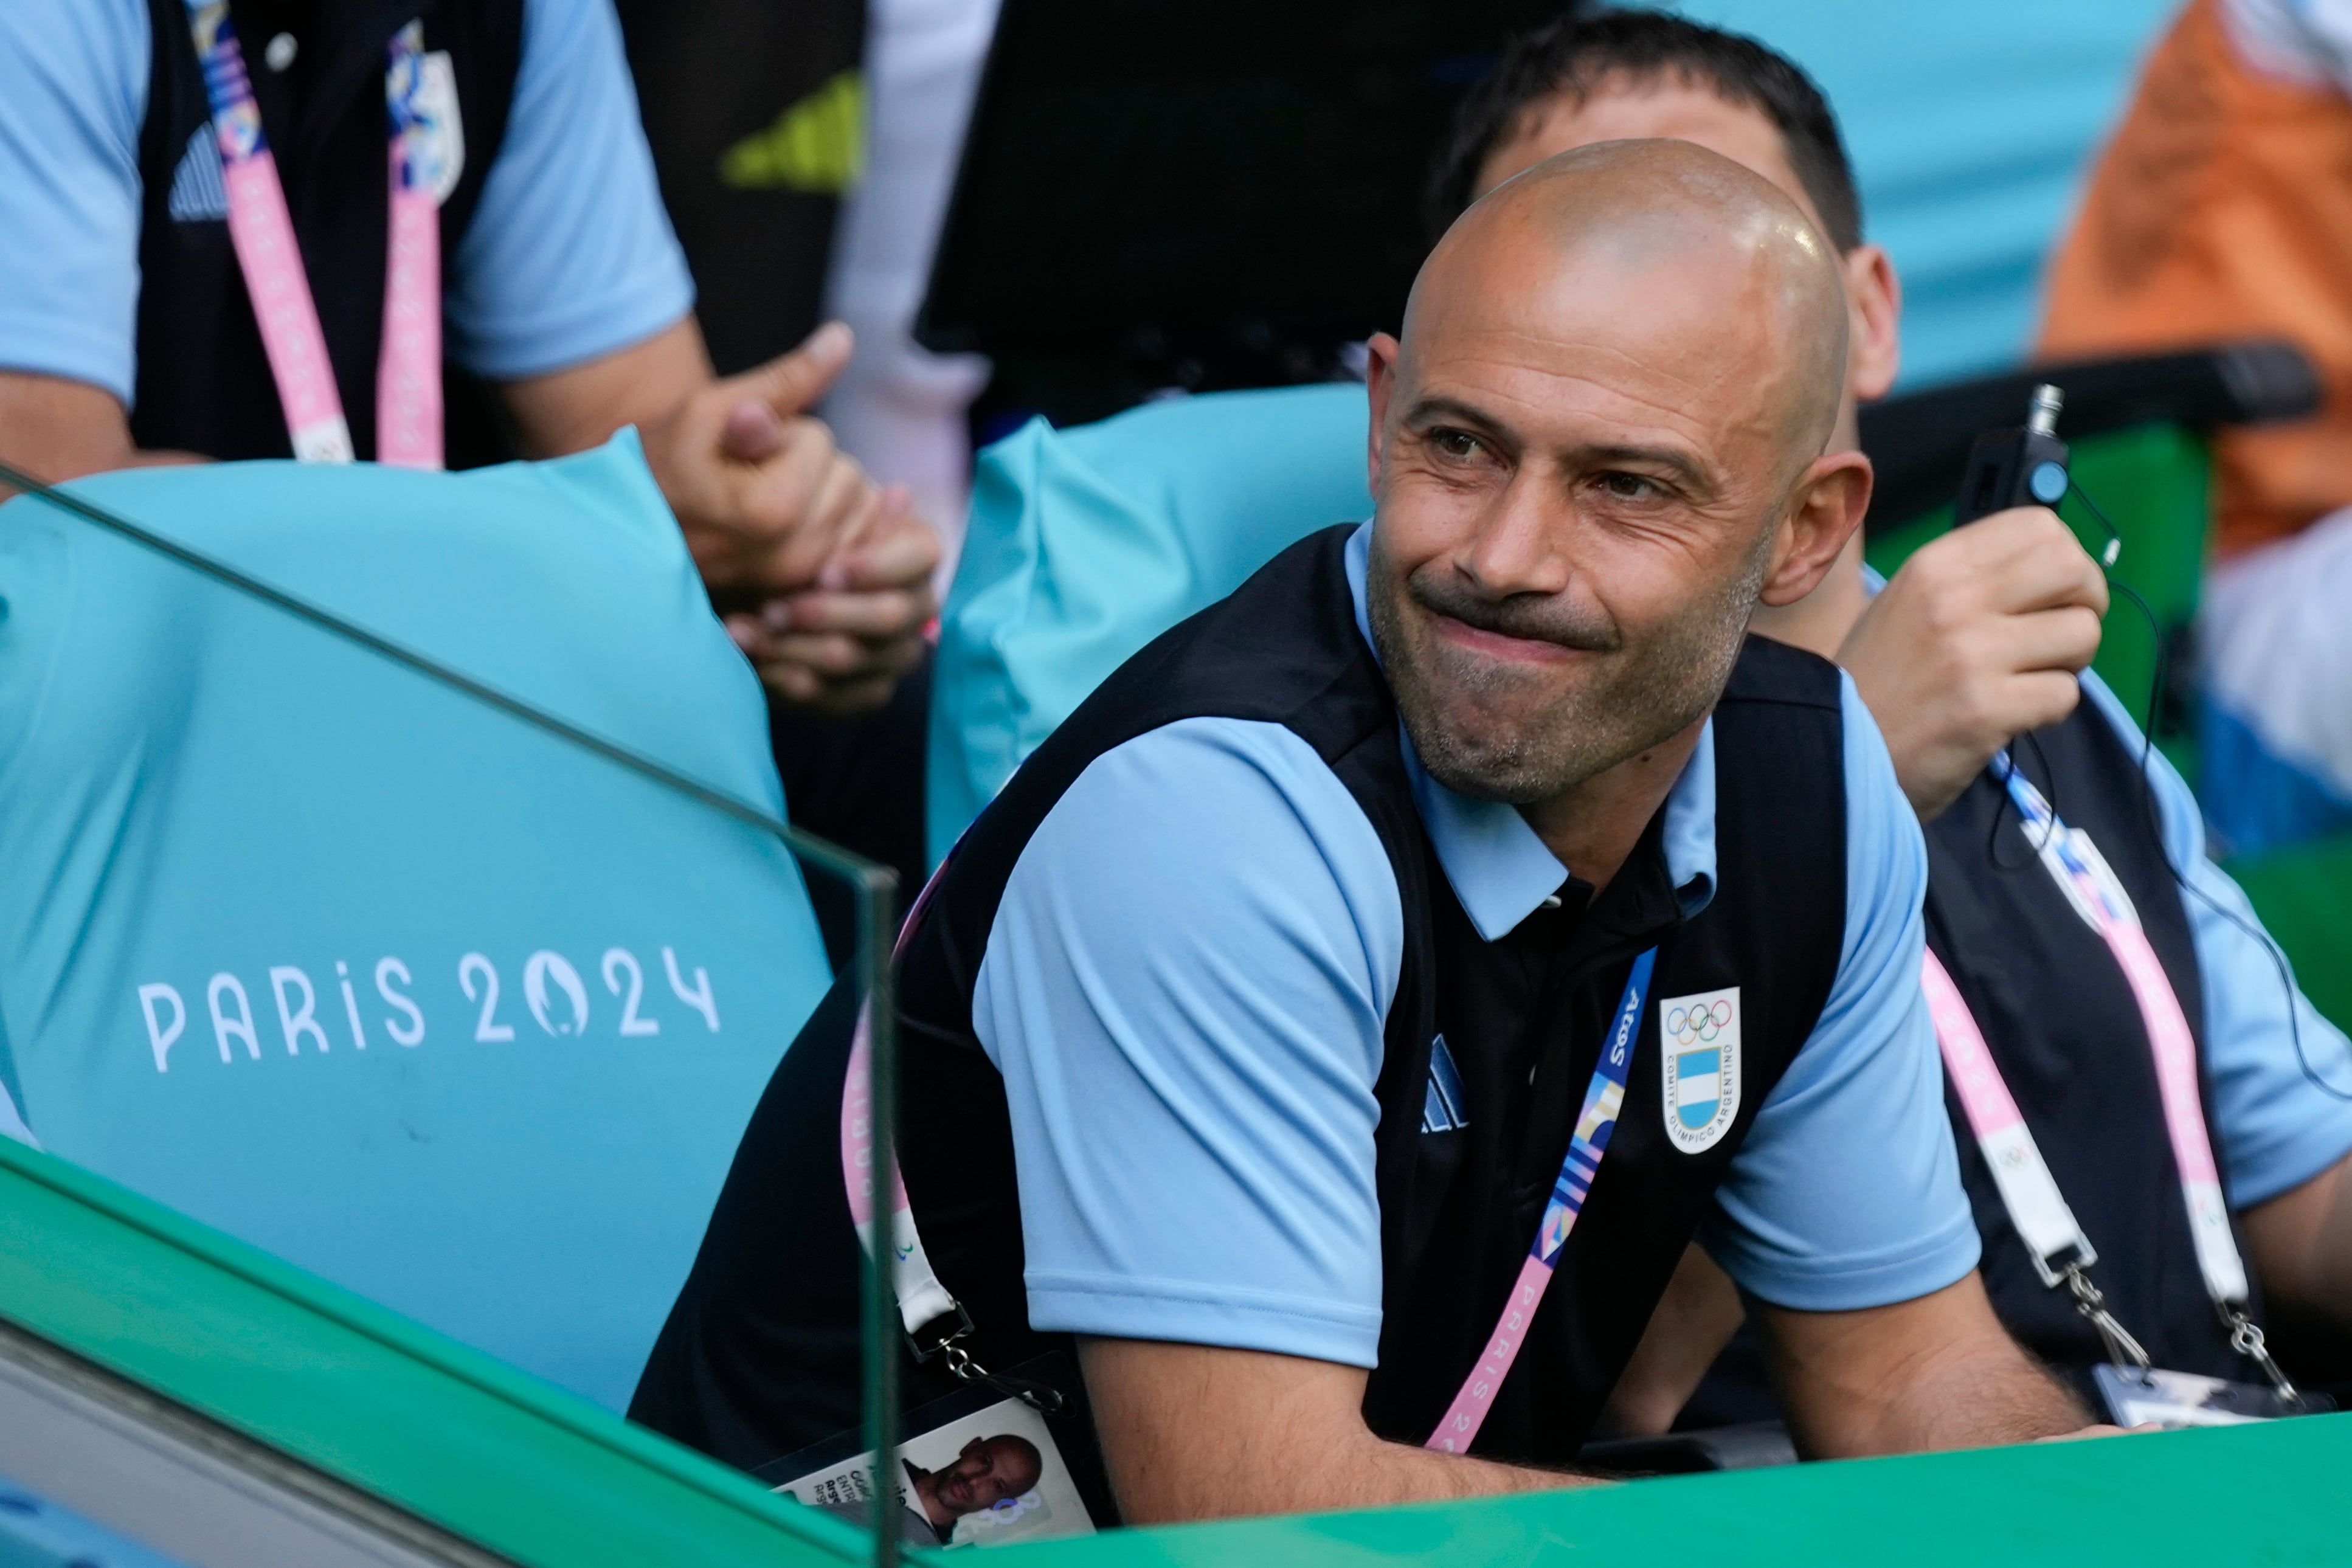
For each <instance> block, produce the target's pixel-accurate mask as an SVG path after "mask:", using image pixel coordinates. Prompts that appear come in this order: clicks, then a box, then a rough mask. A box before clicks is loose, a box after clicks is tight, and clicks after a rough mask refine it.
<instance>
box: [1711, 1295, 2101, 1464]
mask: <svg viewBox="0 0 2352 1568" xmlns="http://www.w3.org/2000/svg"><path fill="white" fill-rule="evenodd" d="M1749 1304H1750V1307H1751V1309H1752V1310H1751V1313H1750V1315H1751V1316H1752V1317H1754V1318H1755V1320H1756V1321H1757V1322H1758V1323H1759V1326H1760V1327H1761V1328H1762V1329H1763V1331H1764V1342H1765V1345H1766V1350H1767V1354H1768V1358H1769V1364H1770V1366H1771V1369H1772V1376H1773V1381H1774V1383H1775V1384H1776V1385H1779V1388H1780V1398H1781V1404H1782V1406H1784V1407H1785V1408H1786V1409H1787V1411H1788V1413H1789V1429H1790V1435H1791V1436H1792V1437H1794V1438H1795V1439H1796V1442H1797V1447H1798V1448H1799V1450H1800V1451H1801V1452H1803V1453H1806V1454H1808V1455H1811V1456H1814V1457H1816V1458H1862V1457H1864V1456H1869V1455H1876V1454H1914V1453H1923V1452H1927V1451H1928V1450H1932V1449H1937V1448H1992V1447H1995V1446H1998V1445H2000V1444H2004V1443H2024V1442H2032V1441H2033V1440H2034V1439H2036V1438H2040V1437H2058V1436H2060V1435H2062V1434H2064V1433H2068V1432H2073V1431H2077V1430H2079V1429H2080V1428H2081V1427H2083V1426H2084V1424H2085V1423H2087V1422H2088V1421H2089V1419H2090V1416H2089V1413H2088V1412H2086V1411H2085V1410H2084V1408H2083V1406H2082V1405H2081V1403H2080V1402H2079V1401H2078V1400H2076V1399H2075V1397H2074V1395H2073V1394H2071V1393H2070V1392H2068V1391H2067V1389H2066V1387H2065V1385H2063V1384H2062V1383H2060V1382H2059V1381H2058V1380H2057V1379H2056V1378H2054V1377H2053V1376H2052V1375H2050V1374H2049V1373H2048V1372H2046V1371H2044V1370H2043V1369H2042V1367H2041V1366H2039V1365H2037V1364H2035V1363H2034V1362H2033V1360H2032V1358H2031V1357H2029V1356H2028V1355H2027V1354H2025V1352H2024V1351H2023V1350H2021V1349H2020V1348H2019V1346H2018V1344H2017V1343H2016V1342H2015V1341H2014V1340H2012V1339H2011V1338H2010V1337H2009V1334H2008V1333H2007V1332H2006V1331H2005V1330H2003V1329H2002V1328H2001V1326H2000V1320H1999V1319H1997V1318H1995V1317H1994V1316H1993V1313H1992V1307H1991V1303H1990V1301H1987V1299H1986V1297H1985V1292H1984V1286H1983V1284H1982V1282H1981V1281H1979V1279H1978V1278H1977V1276H1976V1275H1975V1274H1973V1273H1970V1274H1969V1275H1967V1276H1965V1277H1964V1278H1962V1279H1961V1280H1959V1281H1958V1282H1956V1283H1954V1284H1952V1285H1949V1286H1947V1287H1946V1288H1945V1289H1943V1290H1941V1291H1933V1292H1931V1293H1929V1294H1928V1295H1926V1296H1922V1297H1919V1298H1917V1299H1916V1300H1913V1301H1902V1302H1897V1303H1895V1304H1894V1305H1892V1306H1887V1307H1882V1308H1874V1309H1870V1310H1867V1311H1861V1312H1796V1311H1792V1310H1790V1309H1788V1308H1784V1307H1775V1306H1772V1305H1769V1303H1766V1302H1761V1301H1751V1302H1750V1303H1749Z"/></svg>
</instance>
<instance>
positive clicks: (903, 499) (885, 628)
mask: <svg viewBox="0 0 2352 1568" xmlns="http://www.w3.org/2000/svg"><path fill="white" fill-rule="evenodd" d="M939 559H940V543H939V537H938V536H937V535H936V534H934V533H933V532H932V531H931V529H930V527H929V524H927V523H925V522H924V521H923V520H922V519H921V518H920V517H917V516H915V513H914V507H913V501H912V498H911V497H910V496H909V495H908V492H907V491H906V490H905V489H904V488H903V487H901V486H891V487H890V488H889V489H887V490H886V491H884V492H883V493H882V498H881V502H880V505H879V507H877V514H876V518H875V521H874V524H873V526H872V527H871V528H870V530H869V531H868V532H867V533H866V536H864V537H863V538H859V539H856V540H855V541H853V542H852V543H851V544H850V546H849V547H848V549H845V551H844V552H843V553H842V554H841V555H839V556H837V557H836V558H835V559H833V560H830V561H828V562H826V563H825V565H824V567H822V568H821V569H819V570H818V573H817V580H816V584H815V586H814V587H811V588H806V589H803V590H801V591H798V592H794V593H788V594H783V595H780V596H779V597H777V598H774V599H771V600H769V601H767V602H766V603H765V604H763V605H761V607H760V608H759V609H757V610H754V611H743V612H737V613H734V614H730V615H729V616H728V617H727V631H728V634H729V635H730V636H731V637H733V638H734V639H735V645H736V646H737V647H739V648H740V649H742V650H743V653H744V656H745V657H747V658H749V659H750V660H751V664H752V666H753V667H754V668H755V669H757V670H758V671H759V672H760V679H761V683H762V684H764V685H766V686H767V687H768V689H769V690H771V691H772V692H774V693H775V694H776V695H778V696H780V697H782V698H783V699H784V700H785V701H786V702H789V703H793V704H795V705H797V706H803V707H810V708H814V709H816V710H817V711H819V712H826V713H856V712H862V711H865V710H866V709H869V708H876V707H879V706H882V704H884V703H886V702H887V701H888V700H889V699H890V692H891V689H892V688H893V687H894V686H895V685H897V684H898V677H899V676H900V675H902V674H906V672H907V671H908V669H910V668H912V667H913V665H914V664H915V662H916V661H917V660H919V659H920V658H921V657H922V653H923V645H924V629H925V628H926V627H927V626H928V625H929V622H930V620H931V617H932V616H933V615H934V614H935V613H937V611H938V605H937V601H935V600H934V599H933V597H932V594H931V587H930V574H931V571H932V569H933V568H934V567H936V566H937V565H938V564H939Z"/></svg>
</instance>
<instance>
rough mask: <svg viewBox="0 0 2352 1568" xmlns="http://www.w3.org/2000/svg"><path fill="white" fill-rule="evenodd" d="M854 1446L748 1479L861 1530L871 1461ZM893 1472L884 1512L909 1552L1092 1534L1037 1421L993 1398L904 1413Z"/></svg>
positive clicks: (969, 1396)
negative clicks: (892, 1494) (893, 1486)
mask: <svg viewBox="0 0 2352 1568" xmlns="http://www.w3.org/2000/svg"><path fill="white" fill-rule="evenodd" d="M983 1401H985V1403H983ZM975 1406H977V1407H976V1408H975ZM855 1445H856V1435H855V1434H853V1433H844V1434H842V1435H841V1436H840V1437H835V1438H834V1439H832V1440H831V1441H829V1442H826V1443H823V1444H820V1445H818V1446H817V1447H815V1448H804V1449H803V1450H802V1451H801V1452H799V1453H797V1454H793V1455H791V1456H789V1457H787V1458H782V1459H779V1460H777V1461H775V1462H774V1463H773V1464H770V1465H763V1466H761V1468H760V1469H758V1470H757V1471H755V1472H754V1473H755V1474H756V1475H758V1476H759V1477H760V1479H762V1480H764V1481H766V1482H767V1483H768V1484H769V1486H770V1488H771V1489H772V1490H775V1491H779V1492H782V1493H783V1494H784V1495H786V1496H788V1497H791V1498H793V1499H794V1500H797V1501H799V1502H802V1503H804V1504H806V1505H808V1506H809V1507H811V1508H815V1509H821V1510H823V1511H825V1512H827V1513H830V1514H832V1515H834V1516H835V1518H838V1519H843V1520H846V1521H849V1522H850V1523H852V1524H855V1525H856V1526H857V1527H858V1528H860V1529H861V1530H862V1529H866V1528H869V1527H870V1521H871V1519H872V1501H873V1485H874V1476H873V1462H872V1459H871V1457H870V1454H869V1453H867V1452H852V1451H850V1450H851V1449H852V1448H855ZM898 1472H899V1473H898V1489H897V1490H898V1496H897V1497H896V1498H895V1499H894V1500H893V1508H892V1511H893V1512H894V1513H895V1514H896V1515H897V1517H898V1526H899V1539H900V1540H901V1541H903V1542H905V1543H906V1544H908V1545H909V1546H933V1547H960V1546H1009V1545H1012V1544H1013V1543H1015V1542H1024V1541H1053V1540H1058V1539H1060V1538H1062V1537H1065V1536H1072V1535H1092V1534H1094V1533H1095V1529H1096V1525H1095V1521H1094V1518H1093V1516H1092V1514H1090V1513H1089V1512H1088V1511H1087V1504H1086V1500H1085V1498H1084V1496H1083V1495H1082V1493H1081V1490H1080V1488H1079V1484H1078V1481H1077V1479H1076V1477H1075V1476H1074V1475H1073V1473H1072V1470H1071V1467H1070V1465H1069V1462H1068V1461H1067V1460H1066V1458H1064V1457H1063V1453H1062V1448H1061V1445H1060V1444H1059V1443H1058V1442H1057V1441H1056V1440H1055V1435H1054V1432H1053V1430H1052V1428H1051V1427H1050V1426H1049V1425H1048V1423H1047V1421H1046V1418H1045V1416H1042V1415H1040V1414H1039V1413H1038V1412H1037V1411H1036V1410H1035V1409H1034V1408H1033V1407H1032V1406H1029V1405H1028V1404H1027V1403H1025V1402H1024V1401H1023V1400H1021V1399H1018V1398H1008V1397H1006V1396H1003V1395H1001V1394H999V1393H997V1392H996V1391H995V1390H993V1389H987V1388H978V1387H975V1388H973V1389H971V1390H969V1391H967V1392H964V1393H961V1394H957V1395H952V1396H949V1397H948V1398H946V1399H941V1400H936V1401H934V1402H932V1403H931V1404H929V1405H926V1406H922V1407H921V1408H919V1409H917V1410H913V1411H910V1412H908V1416H907V1436H906V1437H905V1438H903V1439H902V1440H901V1441H900V1443H899V1445H898Z"/></svg>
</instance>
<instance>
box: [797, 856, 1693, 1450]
mask: <svg viewBox="0 0 2352 1568" xmlns="http://www.w3.org/2000/svg"><path fill="white" fill-rule="evenodd" d="M954 858H955V857H954V855H953V854H952V853H950V855H949V857H948V861H947V862H941V863H940V868H939V870H938V871H935V872H933V873H931V878H930V881H929V883H926V884H925V885H924V888H923V891H922V894H920V896H919V897H918V898H917V899H916V900H915V907H914V908H913V909H912V910H911V911H910V912H908V915H907V922H906V924H905V925H902V926H900V927H899V929H898V944H897V946H896V947H895V948H894V949H893V950H892V952H891V955H890V957H891V961H892V962H893V963H896V962H897V961H898V957H899V956H900V955H901V954H903V953H904V952H905V950H906V946H907V936H908V933H909V932H911V931H913V930H914V929H915V927H916V926H917V925H919V923H920V922H921V920H922V918H923V911H924V909H925V908H926V907H927V906H928V905H929V904H930V901H931V894H932V893H933V891H934V890H935V889H937V888H938V886H939V885H940V877H941V876H943V875H944V874H945V873H946V872H947V867H948V863H949V862H952V861H953V860H954ZM1657 959H1658V950H1657V949H1656V948H1654V947H1653V948H1651V949H1650V950H1649V951H1647V952H1645V953H1643V954H1642V956H1639V957H1637V958H1635V959H1634V960H1633V973H1632V974H1631V975H1629V976H1628V977H1626V980H1625V989H1624V992H1623V993H1622V995H1621V996H1620V997H1619V998H1618V1000H1617V1010H1616V1013H1615V1014H1614V1015H1613V1016H1612V1019H1611V1023H1610V1030H1609V1037H1608V1040H1607V1041H1606V1042H1605V1043H1604V1045H1603V1046H1602V1049H1601V1060H1600V1061H1599V1062H1598V1063H1597V1064H1596V1065H1595V1066H1594V1067H1593V1070H1592V1080H1591V1082H1590V1083H1589V1084H1587V1085H1586V1087H1585V1091H1584V1104H1583V1108H1582V1109H1581V1110H1580V1112H1579V1113H1578V1114H1577V1118H1576V1131H1575V1133H1574V1134H1573V1135H1572V1136H1571V1137H1570V1139H1569V1145H1568V1153H1567V1155H1565V1156H1564V1157H1563V1158H1562V1159H1561V1161H1560V1166H1559V1176H1558V1177H1557V1178H1556V1179H1555V1180H1554V1182H1553V1184H1552V1191H1551V1199H1550V1201H1549V1203H1547V1204H1546V1205H1545V1206H1544V1212H1543V1218H1542V1220H1541V1221H1540V1222H1539V1223H1538V1225H1537V1226H1536V1234H1535V1239H1534V1240H1533V1241H1532V1242H1530V1243H1529V1244H1528V1255H1527V1258H1526V1260H1524V1261H1523V1262H1522V1263H1521V1264H1520V1265H1519V1274H1518V1278H1517V1280H1515V1281H1512V1285H1511V1293H1510V1295H1509V1297H1508V1298H1507V1300H1506V1301H1505V1302H1504V1305H1503V1312H1502V1316H1501V1318H1500V1319H1499V1320H1498V1321H1497V1322H1496V1324H1495V1332H1494V1333H1492V1334H1491V1335H1489V1336H1488V1337H1487V1341H1486V1349H1485V1350H1484V1351H1483V1352H1481V1353H1480V1354H1479V1356H1478V1360H1477V1363H1476V1364H1475V1365H1474V1366H1472V1368H1471V1369H1470V1375H1469V1376H1468V1377H1467V1378H1465V1379H1464V1380H1463V1384H1462V1391H1461V1392H1460V1393H1458V1394H1456V1395H1455V1396H1454V1403H1453V1404H1452V1405H1451V1406H1448V1407H1447V1409H1446V1412H1445V1416H1444V1419H1442V1420H1441V1421H1439V1422H1438V1424H1437V1430H1436V1431H1434V1432H1433V1433H1432V1434H1430V1437H1429V1441H1428V1442H1427V1443H1426V1444H1424V1445H1423V1446H1424V1447H1426V1448H1435V1449H1438V1450H1440V1451H1442V1452H1444V1453H1449V1454H1454V1453H1460V1452H1462V1451H1463V1450H1465V1449H1466V1448H1469V1447H1470V1442H1471V1439H1472V1438H1474V1437H1476V1436H1477V1435H1478V1428H1479V1427H1481V1426H1482V1425H1484V1424H1485V1422H1486V1413H1487V1411H1488V1410H1490V1409H1491V1408H1493V1406H1494V1403H1495V1395H1496V1390H1498V1389H1499V1388H1501V1387H1502V1385H1503V1379H1504V1377H1505V1376H1506V1375H1508V1373H1509V1372H1510V1370H1511V1364H1512V1363H1513V1362H1515V1361H1517V1359H1518V1354H1519V1347H1520V1346H1521V1345H1522V1344H1523V1343H1526V1337H1527V1327H1528V1323H1529V1322H1532V1321H1533V1320H1534V1318H1535V1314H1536V1307H1537V1306H1538V1303H1540V1302H1541V1301H1543V1297H1544V1291H1546V1290H1547V1289H1549V1287H1550V1284H1551V1279H1552V1274H1553V1271H1554V1270H1556V1269H1557V1268H1558V1266H1559V1255H1560V1252H1561V1250H1562V1249H1564V1248H1566V1246H1567V1245H1568V1235H1569V1232H1570V1230H1571V1229H1573V1228H1575V1226H1576V1217H1577V1216H1578V1215H1580V1214H1581V1213H1582V1212H1583V1211H1584V1199H1585V1197H1586V1195H1587V1194H1588V1193H1590V1192H1591V1188H1592V1178H1593V1176H1595V1175H1596V1174H1597V1173H1598V1172H1599V1171H1600V1169H1601V1156H1602V1155H1605V1154H1607V1153H1608V1152H1609V1134H1611V1133H1612V1131H1614V1130H1615V1128H1616V1125H1617V1113H1618V1112H1619V1111H1620V1110H1621V1109H1622V1107H1623V1105H1624V1103H1625V1079H1626V1074H1627V1073H1628V1072H1629V1071H1631V1070H1632V1066H1633V1051H1634V1048H1635V1044H1636V1041H1635V1040H1634V1031H1635V1030H1637V1029H1638V1028H1639V1027H1640V1025H1641V1021H1642V1005H1643V1001H1644V999H1645V998H1647V996H1648V994H1649V989H1650V976H1651V973H1652V971H1653V970H1654V968H1655V967H1656V966H1657ZM868 1041H869V1024H868V1015H867V1012H866V1009H865V1008H863V1007H861V1008H859V1009H858V1012H857V1028H856V1033H855V1034H854V1035H853V1036H852V1037H851V1040H850V1048H849V1066H848V1075H847V1078H846V1079H845V1082H843V1084H842V1093H841V1176H842V1186H843V1188H844V1189H845V1191H846V1192H847V1194H848V1197H849V1216H850V1219H851V1220H852V1222H853V1223H855V1224H856V1227H857V1240H858V1244H859V1245H860V1246H861V1247H863V1248H864V1249H866V1252H867V1254H868V1255H871V1254H872V1252H873V1250H874V1228H875V1227H874V1208H875V1205H874V1116H873V1111H874V1108H873V1103H872V1101H871V1100H870V1099H869V1098H868V1095H867V1092H866V1059H867V1054H868V1049H869V1047H868ZM890 1245H891V1249H892V1250H893V1251H894V1252H895V1253H896V1254H897V1262H896V1264H895V1267H894V1269H893V1275H894V1278H895V1280H896V1281H897V1285H898V1321H899V1323H900V1326H901V1327H903V1328H904V1330H905V1331H906V1333H907V1338H908V1342H909V1343H912V1344H914V1346H915V1349H916V1354H918V1355H919V1356H923V1357H929V1355H932V1354H940V1353H944V1354H946V1355H947V1358H948V1365H949V1368H950V1371H952V1372H953V1373H954V1374H955V1375H956V1376H958V1377H960V1378H966V1379H975V1380H980V1381H988V1380H989V1375H988V1374H987V1373H986V1372H985V1371H984V1370H982V1369H981V1368H980V1367H978V1366H977V1365H975V1364H973V1362H972V1360H971V1356H970V1355H969V1354H967V1353H965V1351H964V1350H963V1348H962V1346H961V1344H959V1343H957V1342H959V1341H961V1340H962V1339H964V1338H966V1337H968V1336H969V1335H970V1334H971V1332H972V1324H971V1316H970V1315H969V1314H968V1313H966V1312H965V1311H964V1309H963V1307H962V1305H961V1303H960V1302H959V1301H957V1300H956V1299H955V1296H954V1294H953V1293H952V1292H951V1291H949V1290H948V1288H947V1287H946V1286H945V1285H943V1284H941V1283H940V1277H939V1275H938V1273H937V1272H935V1271H934V1270H932V1268H931V1260H930V1259H929V1257H928V1256H927V1255H926V1254H925V1253H924V1251H923V1239H922V1235H921V1233H920V1232H919V1230H918V1229H917V1228H916V1226H915V1216H914V1212H913V1210H912V1209H910V1208H909V1207H908V1205H907V1187H906V1183H905V1182H904V1181H903V1180H902V1179H901V1178H900V1176H899V1174H898V1170H897V1169H896V1168H895V1166H894V1168H893V1169H892V1170H891V1172H890ZM942 1321H950V1322H953V1324H954V1325H955V1326H954V1327H952V1328H951V1329H950V1330H949V1331H948V1332H947V1333H945V1334H944V1335H943V1336H941V1337H939V1338H938V1339H937V1341H936V1343H932V1344H929V1345H925V1344H924V1343H921V1341H920V1339H919V1334H920V1333H921V1331H922V1330H923V1329H925V1328H927V1327H931V1326H932V1325H935V1324H937V1323H940V1322H942Z"/></svg>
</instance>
